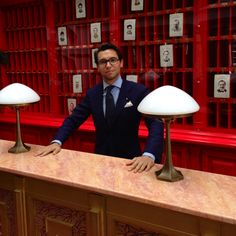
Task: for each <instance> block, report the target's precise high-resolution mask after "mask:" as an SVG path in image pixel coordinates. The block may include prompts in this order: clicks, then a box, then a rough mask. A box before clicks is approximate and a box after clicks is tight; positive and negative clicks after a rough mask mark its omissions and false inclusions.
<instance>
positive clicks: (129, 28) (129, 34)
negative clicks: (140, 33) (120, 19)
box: [124, 19, 136, 40]
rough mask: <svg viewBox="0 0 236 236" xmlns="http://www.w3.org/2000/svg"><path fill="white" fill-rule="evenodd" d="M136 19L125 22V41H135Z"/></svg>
mask: <svg viewBox="0 0 236 236" xmlns="http://www.w3.org/2000/svg"><path fill="white" fill-rule="evenodd" d="M135 28H136V19H127V20H124V40H135V34H136V29H135Z"/></svg>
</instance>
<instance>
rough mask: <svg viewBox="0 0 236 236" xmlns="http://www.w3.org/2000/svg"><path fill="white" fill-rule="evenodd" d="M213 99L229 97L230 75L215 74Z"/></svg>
mask: <svg viewBox="0 0 236 236" xmlns="http://www.w3.org/2000/svg"><path fill="white" fill-rule="evenodd" d="M214 97H215V98H229V97H230V74H216V75H215V76H214Z"/></svg>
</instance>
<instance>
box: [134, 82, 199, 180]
mask: <svg viewBox="0 0 236 236" xmlns="http://www.w3.org/2000/svg"><path fill="white" fill-rule="evenodd" d="M199 108H200V107H199V105H198V104H197V102H196V101H195V100H194V99H193V98H192V97H191V96H190V95H189V94H187V93H186V92H184V91H183V90H181V89H179V88H176V87H173V86H170V85H165V86H162V87H160V88H157V89H155V90H154V91H152V92H151V93H150V94H148V95H147V96H146V97H145V98H144V99H143V100H142V101H141V102H140V104H139V106H138V111H139V112H141V113H143V114H145V115H147V116H151V117H155V118H162V119H164V121H165V124H166V141H165V142H166V155H165V162H164V165H163V167H162V169H160V170H158V171H156V172H155V174H156V176H157V178H158V179H160V180H164V181H169V182H174V181H179V180H181V179H183V178H184V177H183V175H182V173H181V172H180V171H179V170H176V169H175V168H174V166H173V164H172V154H171V142H170V122H171V120H172V119H173V118H178V117H184V116H189V115H191V114H193V113H195V112H197V111H198V110H199Z"/></svg>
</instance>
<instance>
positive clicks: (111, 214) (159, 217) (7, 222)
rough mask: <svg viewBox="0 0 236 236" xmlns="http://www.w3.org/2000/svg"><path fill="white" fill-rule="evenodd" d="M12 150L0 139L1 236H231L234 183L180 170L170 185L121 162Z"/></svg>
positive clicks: (235, 214)
mask: <svg viewBox="0 0 236 236" xmlns="http://www.w3.org/2000/svg"><path fill="white" fill-rule="evenodd" d="M13 144H14V143H13V142H9V141H4V140H0V178H1V182H0V232H1V233H2V234H3V235H14V236H16V235H23V236H26V235H29V236H33V235H49V236H51V235H54V236H56V235H57V236H68V235H91V236H96V235H102V236H103V235H106V236H113V235H119V236H123V235H142V234H141V233H143V235H150V236H151V235H152V236H153V235H155V236H156V235H169V236H172V235H204V236H209V235H212V236H213V235H217V236H218V235H219V236H220V235H225V236H230V235H232V236H235V235H236V178H235V177H231V176H224V175H218V174H211V173H205V172H200V171H193V170H187V169H181V172H182V173H183V175H184V180H182V181H179V182H174V183H169V182H164V181H160V180H157V179H156V177H155V171H156V170H157V169H159V168H160V167H161V166H160V165H155V167H153V168H152V169H151V171H149V172H144V173H141V174H135V173H132V172H129V171H128V170H127V168H126V165H125V164H126V162H127V160H125V159H122V158H114V157H109V156H101V155H96V154H91V153H84V152H77V151H71V150H65V149H63V150H62V151H61V152H60V153H59V154H57V155H55V156H54V155H48V156H46V157H36V156H35V153H36V152H37V150H38V149H39V148H40V146H36V145H31V151H30V152H27V153H22V154H10V153H8V149H9V148H10V147H11V146H13Z"/></svg>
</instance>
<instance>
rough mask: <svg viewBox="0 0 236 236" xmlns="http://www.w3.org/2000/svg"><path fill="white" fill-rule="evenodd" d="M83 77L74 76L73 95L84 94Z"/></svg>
mask: <svg viewBox="0 0 236 236" xmlns="http://www.w3.org/2000/svg"><path fill="white" fill-rule="evenodd" d="M82 91H83V90H82V76H81V75H80V74H79V75H73V93H82Z"/></svg>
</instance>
